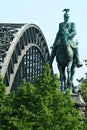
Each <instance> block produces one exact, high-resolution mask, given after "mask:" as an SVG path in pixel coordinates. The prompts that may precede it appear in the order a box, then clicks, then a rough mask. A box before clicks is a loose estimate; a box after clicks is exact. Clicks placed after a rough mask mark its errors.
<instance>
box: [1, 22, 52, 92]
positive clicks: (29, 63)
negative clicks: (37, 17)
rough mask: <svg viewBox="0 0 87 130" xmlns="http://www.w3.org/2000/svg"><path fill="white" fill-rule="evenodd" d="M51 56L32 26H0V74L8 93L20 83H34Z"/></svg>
mask: <svg viewBox="0 0 87 130" xmlns="http://www.w3.org/2000/svg"><path fill="white" fill-rule="evenodd" d="M49 58H50V54H49V50H48V46H47V42H46V39H45V37H44V35H43V33H42V31H41V30H40V28H39V27H38V26H37V25H35V24H0V71H1V76H2V77H3V81H4V83H5V84H6V86H7V87H6V88H7V93H9V92H10V91H11V90H15V89H16V87H17V86H18V85H19V84H20V82H21V79H22V78H25V79H26V80H27V81H29V82H34V78H35V76H40V75H41V73H42V68H43V63H44V62H47V61H49Z"/></svg>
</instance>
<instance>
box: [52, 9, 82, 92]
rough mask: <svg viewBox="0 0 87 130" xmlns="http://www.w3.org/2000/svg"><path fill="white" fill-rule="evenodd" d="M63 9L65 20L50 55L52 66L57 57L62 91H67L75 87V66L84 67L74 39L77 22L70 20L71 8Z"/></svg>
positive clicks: (61, 24)
mask: <svg viewBox="0 0 87 130" xmlns="http://www.w3.org/2000/svg"><path fill="white" fill-rule="evenodd" d="M63 11H64V22H62V23H60V24H59V30H58V32H57V34H56V38H55V41H54V43H53V46H52V47H51V49H52V50H51V56H50V67H52V63H53V60H54V57H56V61H57V65H58V69H59V75H60V83H61V91H65V90H66V89H67V88H70V89H71V90H72V89H73V76H74V73H75V67H77V68H79V67H82V63H81V62H80V60H79V52H78V42H77V41H75V40H74V37H75V35H76V28H75V23H73V22H69V17H70V16H69V11H70V9H64V10H63ZM66 72H67V74H66Z"/></svg>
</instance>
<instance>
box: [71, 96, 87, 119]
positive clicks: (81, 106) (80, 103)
mask: <svg viewBox="0 0 87 130" xmlns="http://www.w3.org/2000/svg"><path fill="white" fill-rule="evenodd" d="M71 96H72V99H73V101H74V102H75V107H76V109H77V110H80V120H81V121H82V120H83V119H84V118H85V106H86V103H85V101H84V100H83V98H82V96H81V95H80V94H71Z"/></svg>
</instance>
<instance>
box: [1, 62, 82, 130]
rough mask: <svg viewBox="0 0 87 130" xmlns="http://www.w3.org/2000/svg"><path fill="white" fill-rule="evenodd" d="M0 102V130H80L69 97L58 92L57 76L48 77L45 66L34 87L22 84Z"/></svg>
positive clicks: (47, 69) (47, 65)
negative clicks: (0, 108)
mask: <svg viewBox="0 0 87 130" xmlns="http://www.w3.org/2000/svg"><path fill="white" fill-rule="evenodd" d="M2 97H3V93H2ZM3 101H4V104H3V111H0V130H21V129H22V130H82V127H81V126H82V125H81V123H80V121H79V111H77V110H76V109H75V108H74V103H73V101H72V98H71V96H70V93H69V92H68V91H66V92H65V93H63V92H61V91H60V90H59V84H58V76H57V74H55V75H53V76H51V75H50V67H49V64H47V63H46V64H45V65H44V67H43V73H42V76H41V77H40V78H38V77H37V78H36V80H35V83H34V84H30V83H28V82H26V81H25V80H23V81H22V83H21V85H20V87H19V88H18V91H17V93H14V92H11V93H10V94H9V95H6V94H5V98H4V99H3ZM1 115H2V116H3V115H4V118H2V116H1Z"/></svg>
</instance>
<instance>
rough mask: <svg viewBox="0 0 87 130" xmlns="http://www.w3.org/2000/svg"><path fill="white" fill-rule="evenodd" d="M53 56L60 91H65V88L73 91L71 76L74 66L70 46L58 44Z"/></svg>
mask: <svg viewBox="0 0 87 130" xmlns="http://www.w3.org/2000/svg"><path fill="white" fill-rule="evenodd" d="M55 55H56V61H57V64H58V69H59V74H60V83H61V91H65V89H67V88H70V89H73V76H74V73H75V66H76V65H75V61H74V54H73V50H72V48H71V46H70V44H68V43H60V44H59V45H58V46H56V53H55ZM66 69H67V70H66ZM66 71H67V75H66ZM66 77H67V80H66Z"/></svg>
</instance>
